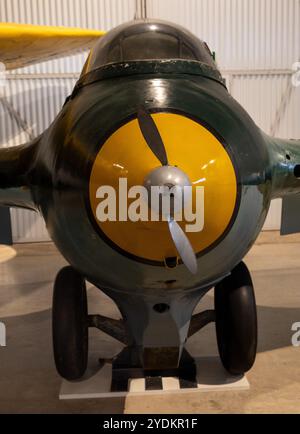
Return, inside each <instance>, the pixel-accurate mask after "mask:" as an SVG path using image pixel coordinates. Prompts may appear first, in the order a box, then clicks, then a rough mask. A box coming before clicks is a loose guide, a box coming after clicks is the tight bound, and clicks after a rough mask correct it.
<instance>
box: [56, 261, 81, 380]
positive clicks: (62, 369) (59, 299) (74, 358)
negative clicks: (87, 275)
mask: <svg viewBox="0 0 300 434" xmlns="http://www.w3.org/2000/svg"><path fill="white" fill-rule="evenodd" d="M52 332H53V350H54V360H55V365H56V369H57V371H58V373H59V374H60V375H61V376H62V377H63V378H66V379H67V380H77V379H78V378H80V377H82V376H83V374H84V373H85V371H86V368H87V360H88V312H87V295H86V285H85V280H84V278H83V277H82V276H81V275H80V274H79V273H78V272H77V271H76V270H74V268H72V267H65V268H63V269H62V270H61V271H60V272H59V273H58V275H57V277H56V280H55V284H54V294H53V309H52Z"/></svg>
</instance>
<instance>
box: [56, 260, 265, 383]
mask: <svg viewBox="0 0 300 434" xmlns="http://www.w3.org/2000/svg"><path fill="white" fill-rule="evenodd" d="M204 293H205V292H204ZM204 293H203V295H204ZM199 298H200V297H199ZM197 301H198V299H196V300H192V301H191V304H190V306H189V311H188V310H187V308H186V307H187V305H185V311H184V312H185V314H186V319H185V320H184V321H183V325H184V327H185V324H186V322H187V321H189V319H190V320H191V321H190V327H189V330H188V331H187V330H186V328H185V333H186V338H188V337H191V336H192V335H194V334H195V333H197V332H198V331H199V330H201V329H202V328H203V327H205V326H206V325H207V324H209V323H210V322H215V323H216V332H217V341H218V347H219V353H220V357H221V360H222V363H223V365H224V367H225V368H226V370H227V371H228V372H229V373H231V374H233V375H241V374H244V373H245V372H246V371H248V370H249V369H250V368H251V367H252V365H253V363H254V360H255V356H256V346H257V318H256V304H255V296H254V291H253V284H252V281H251V276H250V273H249V271H248V269H247V267H246V265H245V264H244V263H243V262H241V263H240V264H239V265H238V266H237V267H236V268H234V269H233V270H232V272H231V274H230V275H229V276H228V277H226V278H225V279H223V280H222V281H221V282H219V283H218V284H217V285H216V287H215V310H207V311H204V312H200V313H198V314H195V315H193V316H192V311H193V309H194V307H195V305H196V304H197ZM117 302H118V303H120V302H121V301H120V300H117ZM172 302H173V301H172V299H170V305H168V308H169V309H168V310H167V311H166V310H163V311H162V310H157V309H156V306H158V305H157V303H156V304H155V303H154V304H153V302H152V300H151V301H150V302H149V300H148V299H147V298H146V297H145V298H144V297H140V299H138V298H137V297H135V299H134V301H132V302H131V304H130V305H128V306H127V305H125V307H124V308H123V309H122V311H124V312H125V313H126V315H127V323H126V324H125V321H124V320H115V319H111V318H106V317H104V316H101V315H88V310H87V294H86V285H85V279H84V277H83V276H82V275H81V274H80V273H78V272H77V271H76V270H74V269H73V268H72V267H65V268H63V269H62V270H61V271H60V272H59V273H58V275H57V278H56V281H55V285H54V296H53V345H54V358H55V364H56V368H57V371H58V373H59V374H60V375H61V376H62V377H63V378H66V379H67V380H77V379H79V378H81V377H82V376H83V375H84V373H85V371H86V368H87V361H88V329H89V327H96V328H98V329H100V330H101V331H103V332H104V333H106V334H108V335H110V336H112V337H114V338H115V339H117V340H118V341H120V342H121V343H123V344H124V345H125V348H124V349H123V351H122V352H121V353H120V354H119V355H117V356H116V357H115V358H114V359H113V363H112V383H111V390H112V391H120V390H123V391H126V388H127V384H128V379H129V378H139V377H145V378H148V382H149V384H150V383H151V384H152V383H153V382H155V381H156V380H153V378H154V379H155V378H156V377H160V378H161V377H162V376H172V377H178V378H179V379H180V385H181V387H197V382H196V377H197V370H196V365H195V361H194V359H193V358H192V357H191V356H190V355H189V354H188V353H187V352H186V350H185V348H184V342H185V340H186V339H185V340H184V342H183V344H182V345H181V341H179V340H176V339H177V337H178V336H179V333H178V332H179V330H180V329H181V326H180V323H179V322H178V323H176V321H175V320H178V318H179V320H180V319H181V316H182V309H181V308H180V306H178V305H177V304H175V308H173V307H172ZM176 302H177V300H176V299H175V303H176ZM138 303H141V304H140V306H142V308H143V309H144V310H145V311H146V309H148V314H147V315H144V314H142V315H141V312H143V309H142V308H139V304H138ZM143 303H144V304H143ZM147 303H148V305H147ZM162 305H163V304H161V303H160V306H162ZM172 309H174V310H172ZM191 316H192V317H191ZM129 317H130V321H128V318H129ZM144 317H147V321H145V325H146V326H145V327H146V328H145V331H144V332H143V333H142V334H140V327H141V324H143V321H144ZM149 318H150V319H151V321H150V320H149ZM129 326H130V327H129ZM167 326H168V327H167ZM157 327H159V330H163V331H164V333H165V335H163V334H162V335H161V334H159V333H156V332H157V330H158V328H157ZM135 334H137V336H136V335H135ZM177 335H178V336H177ZM166 337H167V340H166ZM147 339H148V340H147ZM153 339H154V341H153V342H154V343H155V345H156V346H154V345H152V346H151V345H150V344H149V343H151V342H152V340H153ZM170 339H173V341H172V342H173V344H172V345H170V344H169V342H170ZM150 356H151V357H150ZM150 362H151V363H150Z"/></svg>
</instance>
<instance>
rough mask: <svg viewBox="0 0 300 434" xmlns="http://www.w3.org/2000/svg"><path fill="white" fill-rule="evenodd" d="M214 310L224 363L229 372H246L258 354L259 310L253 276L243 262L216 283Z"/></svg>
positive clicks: (220, 351) (239, 373) (219, 345)
mask: <svg viewBox="0 0 300 434" xmlns="http://www.w3.org/2000/svg"><path fill="white" fill-rule="evenodd" d="M215 312H216V333H217V341H218V348H219V354H220V357H221V360H222V363H223V366H224V368H225V369H226V370H227V371H228V372H229V373H230V374H233V375H241V374H244V373H245V372H247V371H249V369H251V368H252V366H253V364H254V362H255V358H256V350H257V312H256V302H255V294H254V289H253V284H252V280H251V276H250V273H249V270H248V268H247V266H246V265H245V264H244V263H243V262H241V263H240V264H239V265H237V267H236V268H234V270H232V272H231V275H230V276H228V277H226V278H225V279H224V280H223V281H222V282H220V283H218V284H217V285H216V287H215Z"/></svg>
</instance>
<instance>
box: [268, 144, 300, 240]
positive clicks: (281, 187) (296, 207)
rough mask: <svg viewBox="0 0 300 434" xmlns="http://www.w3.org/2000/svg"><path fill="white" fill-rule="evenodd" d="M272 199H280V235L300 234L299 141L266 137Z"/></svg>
mask: <svg viewBox="0 0 300 434" xmlns="http://www.w3.org/2000/svg"><path fill="white" fill-rule="evenodd" d="M266 139H267V141H268V149H269V152H270V156H271V167H270V168H269V169H268V171H267V172H268V177H269V179H270V181H271V184H272V199H275V198H282V215H281V228H280V233H281V235H288V234H294V233H297V232H298V233H299V232H300V185H299V179H300V140H284V139H278V138H274V137H267V136H266Z"/></svg>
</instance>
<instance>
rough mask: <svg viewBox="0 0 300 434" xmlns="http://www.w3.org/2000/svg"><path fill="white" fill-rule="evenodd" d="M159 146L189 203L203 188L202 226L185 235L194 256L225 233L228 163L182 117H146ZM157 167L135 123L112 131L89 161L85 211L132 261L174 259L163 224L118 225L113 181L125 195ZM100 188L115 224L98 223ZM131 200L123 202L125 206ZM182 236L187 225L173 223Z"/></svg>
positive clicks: (232, 193)
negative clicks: (110, 200) (105, 190)
mask: <svg viewBox="0 0 300 434" xmlns="http://www.w3.org/2000/svg"><path fill="white" fill-rule="evenodd" d="M152 117H153V119H154V121H155V123H156V126H157V128H158V130H159V132H160V135H161V137H162V140H163V142H164V145H165V148H166V151H167V155H168V161H169V164H170V165H172V166H177V167H178V168H180V169H181V170H182V171H183V172H184V173H185V174H186V175H187V176H188V177H189V179H190V180H191V183H192V187H193V200H194V199H195V196H196V193H195V192H196V187H204V189H202V191H203V192H204V203H203V206H204V226H203V229H202V230H201V231H200V232H186V235H187V237H188V238H189V240H190V242H191V244H192V247H193V249H194V251H195V253H196V254H198V253H201V252H203V251H204V250H205V249H207V248H208V247H210V246H211V245H212V244H213V243H215V242H216V241H217V240H218V239H219V238H220V237H222V235H223V234H224V232H225V231H226V229H227V228H228V226H229V224H230V222H231V220H232V218H233V215H234V211H235V208H236V203H237V196H238V195H237V178H236V173H235V169H234V166H233V163H232V161H231V159H230V157H229V154H228V153H227V151H226V149H225V147H224V146H223V145H222V143H221V142H220V141H219V140H218V139H217V138H216V137H215V136H214V135H213V134H212V133H211V132H210V131H209V130H208V129H207V128H205V127H204V126H203V125H201V124H200V123H198V122H196V121H195V120H192V119H190V118H189V117H187V116H184V115H182V114H175V113H156V114H152ZM160 165H161V164H160V162H159V160H158V159H157V158H156V157H155V155H154V154H153V153H152V151H151V150H150V148H149V147H148V145H147V143H146V142H145V139H144V137H143V135H142V133H141V130H140V128H139V124H138V121H137V119H134V120H130V121H128V122H127V123H125V124H123V125H122V126H121V127H120V128H118V129H117V130H116V131H115V132H114V133H113V134H111V136H110V137H109V138H108V139H107V140H106V141H105V143H104V144H103V145H102V146H101V148H100V150H99V152H98V154H97V156H96V159H95V161H94V164H93V167H92V171H91V175H90V182H89V200H90V208H91V212H92V215H93V218H94V221H95V223H96V226H97V228H98V229H99V232H100V234H102V235H104V236H105V238H106V239H108V240H109V241H110V243H112V245H114V246H116V247H117V248H118V249H119V250H120V249H121V250H122V251H123V252H124V253H126V254H129V255H131V256H134V257H136V258H137V259H141V260H146V261H151V262H153V261H154V262H160V263H161V262H164V260H165V258H168V257H175V256H177V254H178V253H177V250H176V248H175V246H174V243H173V241H172V239H171V236H170V232H169V229H168V225H167V222H164V221H137V222H133V221H130V220H127V221H118V215H119V197H118V196H119V195H118V189H119V179H120V178H126V179H127V183H128V189H129V188H130V187H132V186H138V185H140V186H141V185H143V184H144V180H145V178H146V176H147V175H148V174H149V173H150V172H151V171H152V170H153V169H155V168H156V167H159V166H160ZM103 185H108V186H112V187H113V188H114V189H115V191H116V204H117V221H105V222H100V221H99V220H98V219H97V207H98V205H99V203H100V201H101V199H99V198H97V197H96V196H97V190H98V188H99V187H101V186H103ZM132 201H134V199H129V200H128V205H129V204H130V202H132ZM179 224H180V226H181V227H182V229H183V230H185V228H186V225H190V224H191V222H186V221H185V220H183V221H182V222H179Z"/></svg>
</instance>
